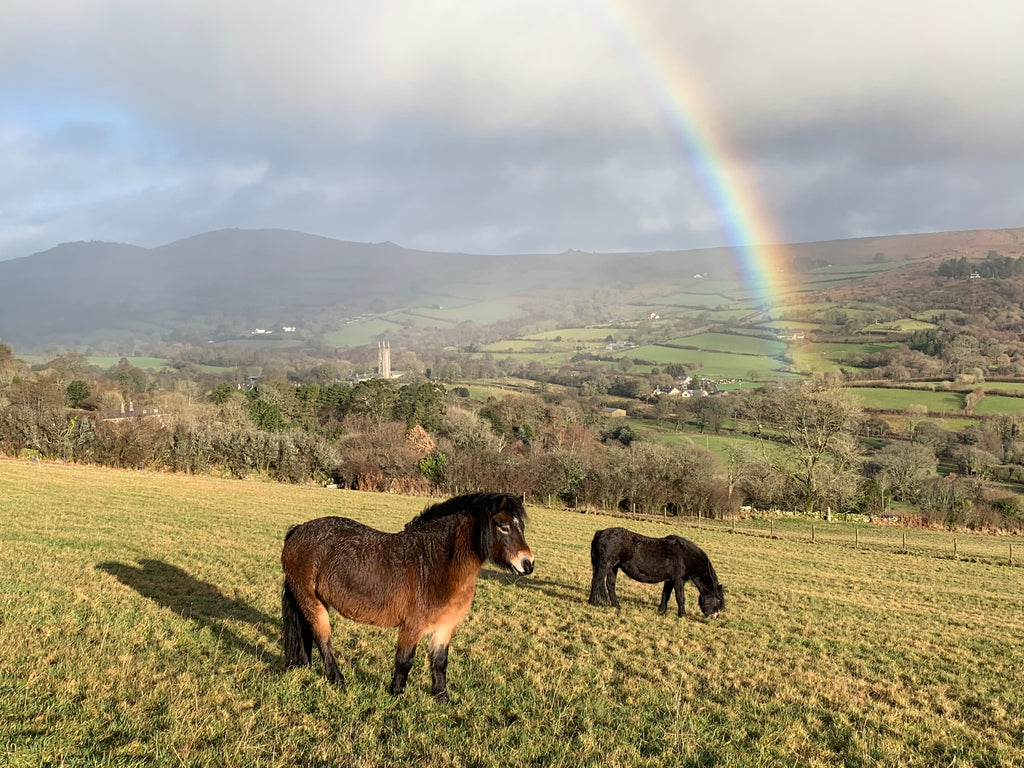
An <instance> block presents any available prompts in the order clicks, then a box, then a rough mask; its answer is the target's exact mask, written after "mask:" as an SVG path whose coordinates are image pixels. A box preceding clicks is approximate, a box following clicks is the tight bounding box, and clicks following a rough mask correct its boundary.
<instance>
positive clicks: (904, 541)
mask: <svg viewBox="0 0 1024 768" xmlns="http://www.w3.org/2000/svg"><path fill="white" fill-rule="evenodd" d="M906 552H907V532H906V531H904V532H903V553H904V554H906Z"/></svg>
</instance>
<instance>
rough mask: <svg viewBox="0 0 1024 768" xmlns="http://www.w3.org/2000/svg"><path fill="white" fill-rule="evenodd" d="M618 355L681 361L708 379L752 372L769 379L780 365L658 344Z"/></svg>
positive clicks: (771, 360)
mask: <svg viewBox="0 0 1024 768" xmlns="http://www.w3.org/2000/svg"><path fill="white" fill-rule="evenodd" d="M619 356H620V357H632V358H635V359H640V360H649V361H651V362H652V363H654V364H655V365H665V364H667V363H682V364H683V365H688V366H691V370H689V373H691V374H693V375H695V376H707V377H709V378H726V379H746V378H749V372H751V371H753V372H755V373H756V378H758V379H770V378H776V377H778V375H779V369H780V368H781V367H782V363H781V362H779V361H778V360H776V359H774V358H771V357H765V356H754V355H734V354H730V353H728V352H708V351H698V350H694V349H675V348H673V347H662V346H645V347H637V348H636V349H631V350H628V351H626V352H624V353H621V354H620V355H619Z"/></svg>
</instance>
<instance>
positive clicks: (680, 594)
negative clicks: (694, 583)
mask: <svg viewBox="0 0 1024 768" xmlns="http://www.w3.org/2000/svg"><path fill="white" fill-rule="evenodd" d="M684 586H686V579H676V585H675V590H676V605H678V606H679V613H678V615H679V616H685V615H686V591H685V590H684V589H683V587H684ZM665 606H666V607H668V599H667V598H666V601H665Z"/></svg>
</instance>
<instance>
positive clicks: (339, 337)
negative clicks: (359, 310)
mask: <svg viewBox="0 0 1024 768" xmlns="http://www.w3.org/2000/svg"><path fill="white" fill-rule="evenodd" d="M399 328H401V326H400V325H399V324H398V323H394V322H390V321H388V320H385V319H383V318H378V317H374V318H368V319H366V320H357V321H355V322H351V323H348V324H347V325H345V326H344V327H343V328H342V329H341V330H338V331H332V332H331V333H325V334H324V341H325V342H326V343H327V344H329V345H330V346H332V347H339V348H344V347H359V346H362V345H364V344H372V343H374V342H375V341H377V340H378V339H379V338H380V336H381V334H387V333H389V332H395V331H397V330H398V329H399Z"/></svg>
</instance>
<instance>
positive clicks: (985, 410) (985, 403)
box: [974, 395, 1024, 416]
mask: <svg viewBox="0 0 1024 768" xmlns="http://www.w3.org/2000/svg"><path fill="white" fill-rule="evenodd" d="M974 413H975V415H977V416H1002V415H1010V414H1022V413H1024V397H1005V396H1003V395H985V397H983V398H981V400H979V401H978V403H977V405H975V406H974Z"/></svg>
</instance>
